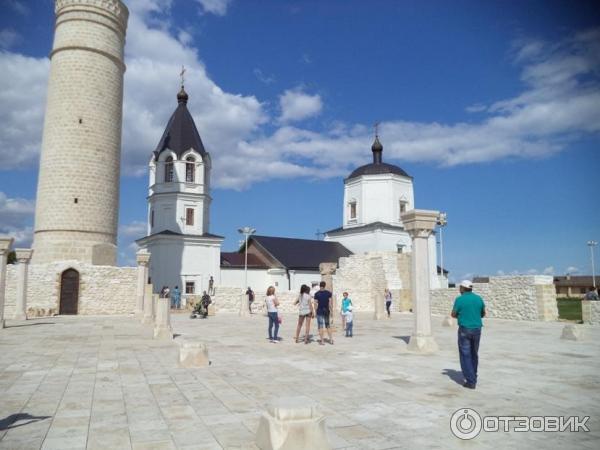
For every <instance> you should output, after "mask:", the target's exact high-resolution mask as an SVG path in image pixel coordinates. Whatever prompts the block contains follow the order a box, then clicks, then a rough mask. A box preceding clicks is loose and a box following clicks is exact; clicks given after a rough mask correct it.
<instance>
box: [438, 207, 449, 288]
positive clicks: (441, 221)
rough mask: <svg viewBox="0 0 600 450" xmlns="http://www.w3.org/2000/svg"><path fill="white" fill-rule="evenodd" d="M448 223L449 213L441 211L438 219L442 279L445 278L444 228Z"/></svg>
mask: <svg viewBox="0 0 600 450" xmlns="http://www.w3.org/2000/svg"><path fill="white" fill-rule="evenodd" d="M447 224H448V215H447V214H446V213H444V212H441V213H440V215H439V216H438V219H437V226H438V228H439V230H440V272H441V275H442V278H441V280H442V281H443V280H444V239H443V233H442V229H443V228H444V227H445V226H446V225H447Z"/></svg>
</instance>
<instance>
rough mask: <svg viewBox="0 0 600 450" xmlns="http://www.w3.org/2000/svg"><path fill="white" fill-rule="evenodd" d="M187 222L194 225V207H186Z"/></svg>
mask: <svg viewBox="0 0 600 450" xmlns="http://www.w3.org/2000/svg"><path fill="white" fill-rule="evenodd" d="M185 224H186V225H189V226H194V208H186V209H185Z"/></svg>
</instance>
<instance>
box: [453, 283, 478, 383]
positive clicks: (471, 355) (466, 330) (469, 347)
mask: <svg viewBox="0 0 600 450" xmlns="http://www.w3.org/2000/svg"><path fill="white" fill-rule="evenodd" d="M459 289H460V296H458V297H456V299H455V300H454V306H453V307H452V317H455V318H457V319H458V353H459V355H460V368H461V370H462V373H463V376H464V377H465V380H466V381H465V383H464V384H463V386H464V387H466V388H469V389H475V386H476V385H477V364H478V362H479V355H478V352H479V340H480V339H481V327H482V326H483V324H482V323H481V318H482V317H485V304H484V303H483V299H482V298H481V297H480V296H479V295H477V294H474V293H473V283H471V282H470V281H469V280H464V281H461V283H460V286H459Z"/></svg>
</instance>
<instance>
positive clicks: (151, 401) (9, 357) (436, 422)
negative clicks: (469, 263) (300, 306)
mask: <svg viewBox="0 0 600 450" xmlns="http://www.w3.org/2000/svg"><path fill="white" fill-rule="evenodd" d="M441 321H442V318H441V317H434V333H435V337H436V340H437V343H438V344H439V347H440V351H439V352H438V353H437V354H436V355H432V356H419V355H411V354H408V353H406V340H407V339H408V335H409V334H410V330H411V327H412V316H411V315H409V314H396V315H395V316H394V317H393V318H392V319H391V320H384V321H379V322H376V321H373V320H371V314H368V313H362V314H358V315H357V318H356V324H355V329H354V338H352V339H350V338H345V337H343V335H342V333H339V332H338V333H336V336H335V345H327V346H319V345H318V344H317V343H316V342H313V343H312V344H310V345H304V344H295V343H293V342H292V335H293V329H294V325H293V324H294V322H295V316H293V315H291V314H290V315H286V316H285V317H284V322H283V325H282V328H281V331H282V332H281V335H282V337H283V341H282V342H280V343H279V344H271V343H269V342H268V340H266V339H265V338H266V323H267V320H266V318H265V317H263V316H261V315H253V316H252V317H248V318H240V317H238V316H237V315H233V314H230V315H225V314H221V315H218V316H216V317H210V318H209V319H207V320H190V319H188V318H187V316H186V315H184V314H175V315H173V316H172V325H173V330H174V332H175V333H176V334H177V335H178V336H177V337H176V340H177V339H182V338H186V339H192V340H193V339H201V340H203V341H204V342H206V343H207V344H208V347H209V351H210V359H211V361H212V365H211V366H210V367H208V368H203V369H181V368H179V367H178V364H177V346H176V344H175V343H174V342H165V341H155V340H153V339H152V329H151V327H150V326H143V325H141V324H139V321H138V320H136V319H135V318H133V317H125V316H112V317H108V316H104V317H81V316H80V317H52V318H45V319H35V320H29V321H27V322H11V321H8V323H7V326H8V328H7V329H4V330H0V438H1V440H0V448H3V449H5V448H6V449H20V448H23V449H37V448H44V449H61V450H62V449H70V448H82V449H83V448H88V449H97V448H105V449H121V448H124V449H129V448H133V449H171V448H185V449H213V448H214V449H220V448H256V447H255V446H254V443H253V442H254V433H255V431H256V428H257V426H258V421H259V417H260V415H261V414H262V413H263V411H264V410H265V407H266V405H267V404H268V403H269V402H270V401H271V400H273V399H275V398H281V397H288V396H289V397H292V396H293V397H298V396H303V397H306V399H307V402H316V403H317V405H318V406H319V407H320V409H321V411H322V412H323V413H324V414H325V415H326V417H327V426H328V433H329V438H330V442H331V444H332V446H333V447H334V448H340V449H342V448H343V449H350V448H352V449H363V448H364V449H388V448H406V449H416V448H440V449H446V448H468V449H471V448H472V449H474V448H490V449H491V448H509V447H512V448H519V449H522V448H536V449H541V448H544V449H546V448H560V449H571V448H584V449H586V448H590V449H592V448H593V449H596V448H598V446H599V443H600V420H599V413H600V402H599V400H600V377H599V375H598V374H599V373H600V362H599V359H598V356H599V346H598V342H599V341H600V329H599V328H596V329H592V328H587V329H586V333H587V339H586V341H583V342H572V341H565V340H561V339H560V335H561V331H562V327H563V324H561V323H534V322H509V321H503V320H487V321H486V323H485V328H484V331H483V337H482V343H481V348H480V371H479V372H480V374H479V377H480V381H479V386H478V389H477V390H476V391H471V390H466V389H464V388H463V387H461V386H460V385H459V384H457V381H460V380H459V379H460V366H459V363H458V355H457V350H456V342H455V341H456V337H455V329H454V328H449V327H442V326H441ZM315 331H316V330H315ZM465 407H468V408H472V409H474V410H476V411H477V412H479V413H480V414H481V415H482V416H486V415H487V416H490V415H504V416H542V415H545V416H548V415H563V416H571V415H574V416H590V420H589V421H588V422H587V425H588V427H589V428H590V432H589V433H584V432H579V433H515V432H511V433H505V432H499V433H484V432H482V433H481V434H480V435H479V436H477V437H476V438H475V439H474V440H472V441H461V440H459V439H457V438H456V437H454V436H453V435H452V434H451V432H450V427H449V423H450V417H451V415H452V414H453V413H454V412H455V411H456V410H457V409H459V408H465Z"/></svg>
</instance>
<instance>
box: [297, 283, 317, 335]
mask: <svg viewBox="0 0 600 450" xmlns="http://www.w3.org/2000/svg"><path fill="white" fill-rule="evenodd" d="M294 304H295V305H298V325H297V326H296V344H297V343H298V342H300V341H299V339H298V338H299V336H300V330H301V329H302V324H303V323H304V322H306V329H305V330H304V343H305V344H308V343H309V342H310V341H309V339H310V319H312V318H313V317H314V315H315V311H314V306H313V302H312V299H311V296H310V288H309V287H308V286H307V285H306V284H303V285H302V286H300V295H299V296H298V299H297V300H296V302H295V303H294Z"/></svg>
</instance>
